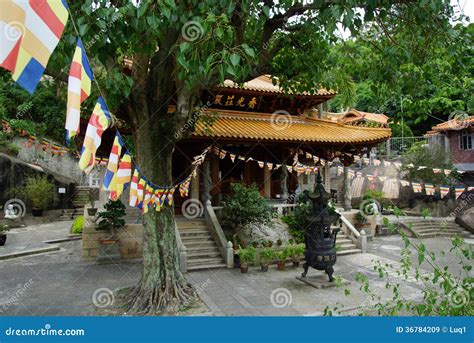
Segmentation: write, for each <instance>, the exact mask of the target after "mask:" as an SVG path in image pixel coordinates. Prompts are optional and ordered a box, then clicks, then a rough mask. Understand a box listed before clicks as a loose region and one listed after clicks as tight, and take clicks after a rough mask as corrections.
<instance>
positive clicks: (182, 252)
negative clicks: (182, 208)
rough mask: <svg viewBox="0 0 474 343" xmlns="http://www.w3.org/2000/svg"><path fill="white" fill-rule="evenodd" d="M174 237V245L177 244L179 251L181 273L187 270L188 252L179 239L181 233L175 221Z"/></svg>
mask: <svg viewBox="0 0 474 343" xmlns="http://www.w3.org/2000/svg"><path fill="white" fill-rule="evenodd" d="M174 232H175V237H176V245H177V246H178V252H179V268H180V269H181V271H182V272H183V273H185V272H187V271H188V253H187V252H186V247H185V246H184V244H183V241H182V240H181V235H180V234H179V230H178V225H177V224H176V222H175V227H174Z"/></svg>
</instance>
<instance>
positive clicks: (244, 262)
mask: <svg viewBox="0 0 474 343" xmlns="http://www.w3.org/2000/svg"><path fill="white" fill-rule="evenodd" d="M237 255H239V258H240V272H241V273H247V272H248V270H249V264H250V263H252V262H254V261H255V248H254V247H248V248H239V250H237Z"/></svg>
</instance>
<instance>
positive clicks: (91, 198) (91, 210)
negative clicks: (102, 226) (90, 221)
mask: <svg viewBox="0 0 474 343" xmlns="http://www.w3.org/2000/svg"><path fill="white" fill-rule="evenodd" d="M89 204H90V205H91V207H89V208H87V214H88V215H89V216H91V217H95V215H96V213H97V208H96V207H95V195H94V192H92V190H89Z"/></svg>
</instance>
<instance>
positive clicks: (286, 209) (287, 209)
mask: <svg viewBox="0 0 474 343" xmlns="http://www.w3.org/2000/svg"><path fill="white" fill-rule="evenodd" d="M295 207H296V204H273V205H272V208H273V209H276V212H277V213H278V214H279V215H283V214H289V213H291V212H293V211H294V209H295Z"/></svg>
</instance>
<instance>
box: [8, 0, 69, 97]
mask: <svg viewBox="0 0 474 343" xmlns="http://www.w3.org/2000/svg"><path fill="white" fill-rule="evenodd" d="M68 16H69V12H68V9H67V4H66V1H58V0H30V1H25V0H23V1H18V0H2V1H0V32H2V34H1V35H0V66H1V67H2V68H5V69H6V70H9V71H11V73H12V79H13V80H14V81H16V82H17V83H18V84H19V85H20V86H21V87H23V88H24V89H26V90H27V91H28V92H29V93H30V94H31V93H33V92H34V91H35V89H36V86H37V85H38V82H39V81H40V79H41V77H42V76H43V73H44V70H45V68H46V65H47V64H48V60H49V58H50V56H51V54H52V53H53V51H54V49H55V48H56V45H57V44H58V42H59V39H60V38H61V36H62V34H63V31H64V27H65V26H66V22H67V19H68Z"/></svg>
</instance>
